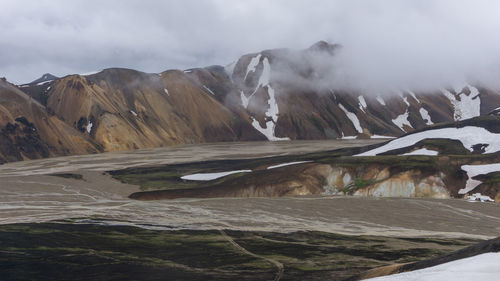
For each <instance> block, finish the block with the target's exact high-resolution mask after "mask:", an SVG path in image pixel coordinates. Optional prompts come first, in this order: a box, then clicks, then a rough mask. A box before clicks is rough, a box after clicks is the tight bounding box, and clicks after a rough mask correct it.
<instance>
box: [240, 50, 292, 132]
mask: <svg viewBox="0 0 500 281" xmlns="http://www.w3.org/2000/svg"><path fill="white" fill-rule="evenodd" d="M262 63H263V68H262V73H261V75H260V77H259V83H258V84H257V87H256V88H255V91H254V92H253V93H252V94H251V95H250V96H249V97H248V98H246V100H245V97H243V96H244V95H242V97H241V99H242V104H244V105H245V104H246V105H248V102H249V101H250V99H251V98H252V96H253V95H254V94H255V93H256V92H257V90H258V89H259V88H260V87H265V88H266V89H267V93H268V95H269V99H268V100H267V104H268V105H269V108H268V109H267V111H266V112H265V114H266V116H267V117H270V118H271V120H269V121H267V122H266V127H265V128H262V126H261V125H260V123H259V121H257V120H255V118H253V117H252V126H253V127H254V128H255V129H257V131H259V132H261V133H262V134H263V135H264V136H266V138H267V139H268V140H270V141H282V140H290V138H280V137H276V135H275V133H274V130H275V129H276V122H278V114H279V109H278V103H277V101H276V97H275V91H274V89H273V88H272V87H271V85H270V84H269V83H270V79H271V65H270V64H269V60H268V59H267V58H264V60H263V61H262Z"/></svg>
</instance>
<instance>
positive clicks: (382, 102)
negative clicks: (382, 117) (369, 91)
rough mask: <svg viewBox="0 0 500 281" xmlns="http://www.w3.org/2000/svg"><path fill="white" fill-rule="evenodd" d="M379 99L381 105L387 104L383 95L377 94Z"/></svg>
mask: <svg viewBox="0 0 500 281" xmlns="http://www.w3.org/2000/svg"><path fill="white" fill-rule="evenodd" d="M377 101H378V103H380V104H381V105H383V106H385V101H384V99H383V98H382V97H381V96H377Z"/></svg>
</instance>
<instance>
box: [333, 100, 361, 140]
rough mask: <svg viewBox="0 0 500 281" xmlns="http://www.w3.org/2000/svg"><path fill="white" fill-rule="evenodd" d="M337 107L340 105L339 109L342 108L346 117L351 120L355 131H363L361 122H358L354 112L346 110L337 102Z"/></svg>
mask: <svg viewBox="0 0 500 281" xmlns="http://www.w3.org/2000/svg"><path fill="white" fill-rule="evenodd" d="M339 107H340V109H342V111H344V113H345V115H346V116H347V118H349V120H351V122H352V124H353V125H354V128H356V131H358V133H360V134H361V133H363V129H362V128H361V123H359V119H358V116H356V114H354V113H352V112H350V111H348V110H347V109H346V108H345V107H344V106H343V105H342V104H341V103H339Z"/></svg>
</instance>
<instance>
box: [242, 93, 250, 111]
mask: <svg viewBox="0 0 500 281" xmlns="http://www.w3.org/2000/svg"><path fill="white" fill-rule="evenodd" d="M240 95H241V105H243V107H244V108H247V107H248V102H250V99H249V98H247V96H245V93H243V91H240Z"/></svg>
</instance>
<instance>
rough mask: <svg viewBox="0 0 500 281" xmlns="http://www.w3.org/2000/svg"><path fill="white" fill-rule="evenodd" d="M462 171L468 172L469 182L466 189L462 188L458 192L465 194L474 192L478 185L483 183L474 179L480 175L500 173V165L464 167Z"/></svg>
mask: <svg viewBox="0 0 500 281" xmlns="http://www.w3.org/2000/svg"><path fill="white" fill-rule="evenodd" d="M461 168H462V170H464V171H465V172H467V176H468V177H469V178H468V179H467V182H466V183H465V188H462V189H460V190H459V191H458V194H465V193H467V192H470V191H472V190H474V188H476V187H477V186H478V185H480V184H481V181H479V180H475V179H472V178H473V177H475V176H478V175H487V174H489V173H493V172H500V163H495V164H485V165H463V166H462V167H461Z"/></svg>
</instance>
